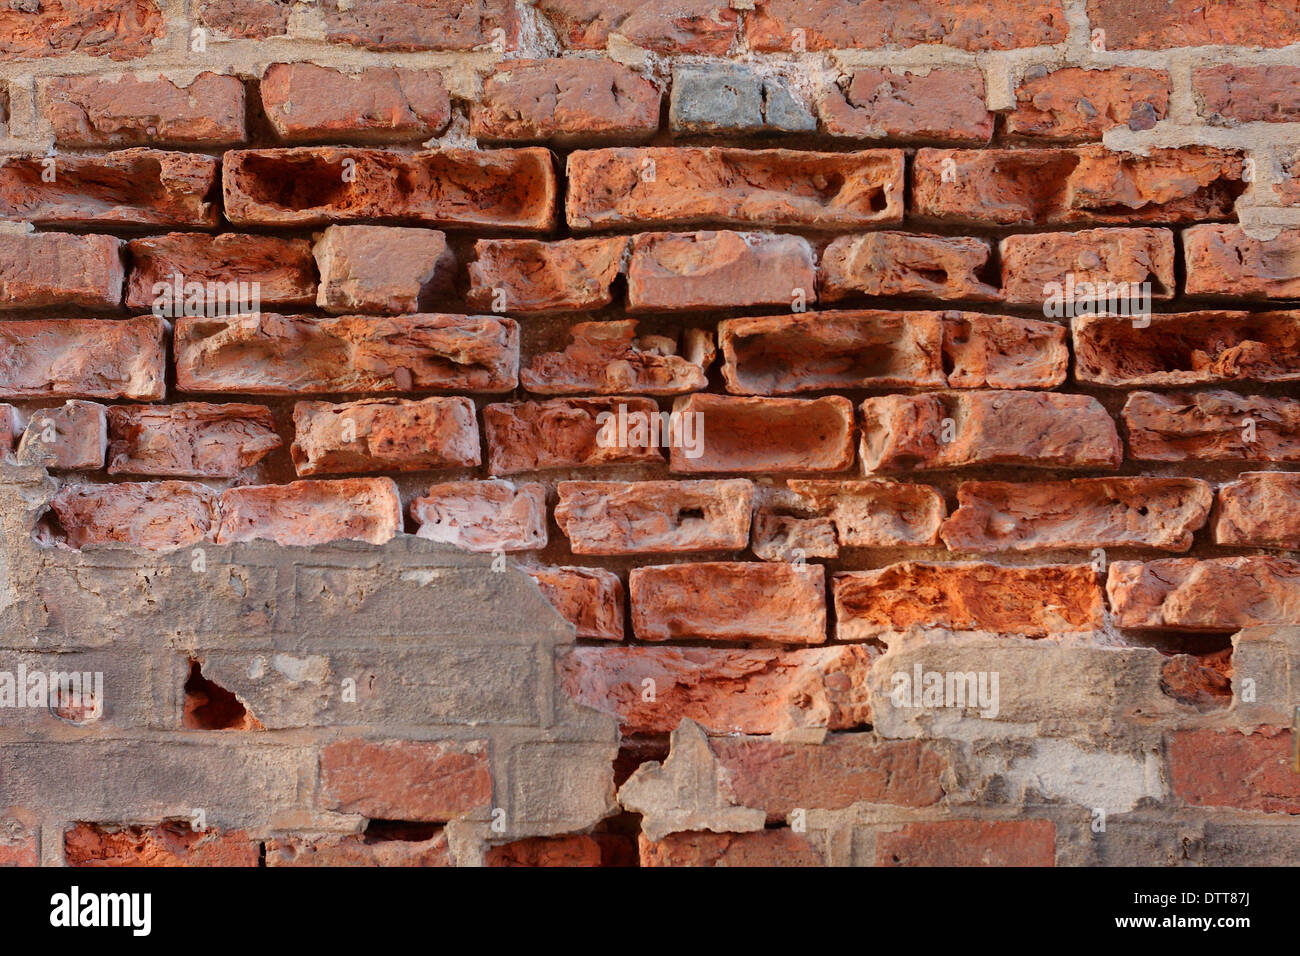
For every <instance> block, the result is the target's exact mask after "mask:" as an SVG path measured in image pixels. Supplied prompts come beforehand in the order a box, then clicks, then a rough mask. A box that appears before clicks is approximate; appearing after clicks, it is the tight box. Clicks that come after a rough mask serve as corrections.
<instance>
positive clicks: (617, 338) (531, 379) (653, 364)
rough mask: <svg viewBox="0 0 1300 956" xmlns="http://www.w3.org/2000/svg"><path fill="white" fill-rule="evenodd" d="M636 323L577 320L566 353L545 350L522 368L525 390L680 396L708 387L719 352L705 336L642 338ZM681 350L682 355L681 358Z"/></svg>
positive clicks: (697, 333)
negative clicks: (709, 368)
mask: <svg viewBox="0 0 1300 956" xmlns="http://www.w3.org/2000/svg"><path fill="white" fill-rule="evenodd" d="M637 324H638V323H637V320H636V319H624V320H621V321H615V322H579V323H577V324H576V325H573V326H570V328H569V338H570V340H571V341H570V342H569V345H568V346H567V347H566V348H565V349H564V351H562V352H543V353H541V354H539V355H535V356H533V359H532V361H531V363H529V365H528V366H526V367H525V368H522V369H520V372H519V380H520V381H521V382H522V383H523V386H524V388H526V389H528V390H529V391H530V392H536V393H539V394H541V395H580V394H584V393H585V394H588V395H590V394H596V395H618V394H629V393H637V394H640V395H680V394H682V393H683V392H692V391H695V390H697V389H702V388H706V387H708V384H709V379H708V376H707V375H705V368H706V367H707V366H708V365H709V364H710V362H711V360H712V358H713V355H714V353H715V350H714V348H713V343H712V340H711V339H710V338H709V336H708V333H707V332H702V331H700V330H696V329H688V330H686V331H685V332H684V333H682V335H683V338H684V342H683V343H682V344H681V345H680V346H679V344H678V341H677V336H676V334H675V333H674V334H673V335H671V336H668V335H645V336H640V337H638V336H637V334H636V331H637ZM679 352H681V353H684V354H679Z"/></svg>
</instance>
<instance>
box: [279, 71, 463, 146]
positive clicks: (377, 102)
mask: <svg viewBox="0 0 1300 956" xmlns="http://www.w3.org/2000/svg"><path fill="white" fill-rule="evenodd" d="M259 90H260V92H261V96H262V108H263V110H265V112H266V118H267V120H268V121H269V122H270V124H271V126H272V128H273V129H274V130H275V134H276V136H278V137H279V138H280V139H281V140H283V141H284V142H287V143H313V142H325V141H329V140H338V141H343V142H349V141H350V142H358V143H384V142H400V141H403V140H424V139H429V138H430V137H433V136H437V135H438V134H439V133H441V132H442V131H443V130H444V129H446V128H447V123H448V122H449V121H450V120H451V100H450V99H449V98H448V96H447V87H446V85H445V84H444V83H443V80H442V74H440V73H438V72H437V71H436V70H412V69H405V68H391V67H380V66H372V67H366V68H364V69H361V70H358V71H356V72H345V71H343V70H338V69H334V68H332V67H326V66H318V65H317V64H315V63H272V64H271V65H270V66H268V67H267V68H266V70H265V72H263V74H262V81H261V84H260V85H259Z"/></svg>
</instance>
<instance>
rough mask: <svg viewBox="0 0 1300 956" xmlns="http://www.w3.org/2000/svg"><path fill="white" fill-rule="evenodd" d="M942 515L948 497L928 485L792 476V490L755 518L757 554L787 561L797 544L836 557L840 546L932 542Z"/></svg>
mask: <svg viewBox="0 0 1300 956" xmlns="http://www.w3.org/2000/svg"><path fill="white" fill-rule="evenodd" d="M782 512H789V514H783V513H782ZM943 516H944V502H943V496H942V495H941V494H939V492H938V491H936V490H935V489H933V488H931V487H929V486H927V485H913V484H903V483H900V482H895V481H884V480H880V479H872V480H866V481H841V480H817V479H800V478H792V479H790V481H789V482H788V493H787V494H786V495H782V496H780V499H779V500H777V501H770V502H769V504H768V505H767V506H766V507H764V508H763V509H762V510H761V511H760V512H759V515H758V517H757V518H756V519H755V526H754V553H755V554H757V555H758V556H759V557H761V558H764V559H765V560H779V561H787V560H791V559H792V558H793V557H794V556H795V555H794V554H793V551H792V549H794V548H798V549H800V550H801V551H803V552H804V554H803V556H804V557H805V558H809V557H829V558H833V557H838V556H839V549H840V548H841V547H845V548H887V547H897V546H924V545H933V544H936V543H937V542H938V540H939V526H940V524H942V522H943ZM758 518H762V519H763V521H762V522H761V525H762V527H761V528H760V522H759V521H758ZM810 546H811V547H810Z"/></svg>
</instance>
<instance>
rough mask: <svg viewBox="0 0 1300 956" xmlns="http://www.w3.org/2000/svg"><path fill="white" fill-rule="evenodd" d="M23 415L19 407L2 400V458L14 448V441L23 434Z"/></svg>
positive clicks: (0, 450)
mask: <svg viewBox="0 0 1300 956" xmlns="http://www.w3.org/2000/svg"><path fill="white" fill-rule="evenodd" d="M22 430H23V426H22V416H21V415H20V414H19V412H18V409H16V408H14V406H12V405H9V404H7V403H4V402H0V458H3V457H5V456H7V455H8V454H9V453H10V452H12V451H13V450H14V441H15V439H17V438H18V436H19V435H21V434H22Z"/></svg>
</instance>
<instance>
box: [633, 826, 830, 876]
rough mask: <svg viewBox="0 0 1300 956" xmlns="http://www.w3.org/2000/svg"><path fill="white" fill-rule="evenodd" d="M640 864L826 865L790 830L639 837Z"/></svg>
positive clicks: (811, 848)
mask: <svg viewBox="0 0 1300 956" xmlns="http://www.w3.org/2000/svg"><path fill="white" fill-rule="evenodd" d="M639 840H640V843H639V848H640V850H639V852H640V857H641V861H640V864H641V866H755V867H782V868H784V867H792V866H825V862H824V861H823V859H822V856H821V853H820V852H819V851H818V850H817V848H816V847H814V846H813V845H812V843H810V842H809V841H808V838H807V837H804V836H800V835H799V834H796V833H794V832H792V831H790V830H785V829H781V830H758V831H756V832H754V833H705V832H703V831H692V832H687V833H670V834H669V835H668V836H666V837H664V838H663V839H662V840H660V841H658V842H657V843H654V842H651V841H650V839H649V838H648V837H646V835H645V834H644V833H643V834H641V835H640V837H639Z"/></svg>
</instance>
